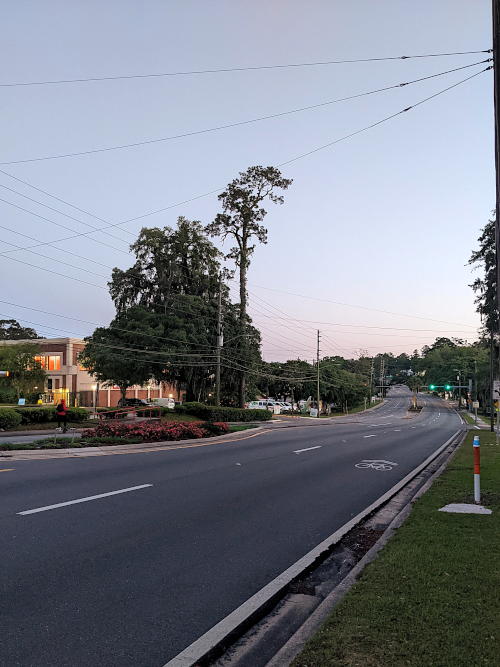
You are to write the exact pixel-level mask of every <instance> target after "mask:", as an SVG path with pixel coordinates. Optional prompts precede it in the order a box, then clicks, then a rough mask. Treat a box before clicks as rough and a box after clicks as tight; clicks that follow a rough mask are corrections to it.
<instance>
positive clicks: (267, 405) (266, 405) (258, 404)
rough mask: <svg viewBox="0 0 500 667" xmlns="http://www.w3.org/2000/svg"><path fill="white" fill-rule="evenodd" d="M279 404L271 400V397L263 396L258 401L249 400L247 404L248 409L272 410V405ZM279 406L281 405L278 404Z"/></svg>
mask: <svg viewBox="0 0 500 667" xmlns="http://www.w3.org/2000/svg"><path fill="white" fill-rule="evenodd" d="M275 405H279V403H278V402H277V401H273V400H272V399H271V398H267V399H266V398H263V399H261V400H260V401H250V403H249V404H248V409H249V410H270V411H271V412H274V406H275ZM280 407H281V405H280Z"/></svg>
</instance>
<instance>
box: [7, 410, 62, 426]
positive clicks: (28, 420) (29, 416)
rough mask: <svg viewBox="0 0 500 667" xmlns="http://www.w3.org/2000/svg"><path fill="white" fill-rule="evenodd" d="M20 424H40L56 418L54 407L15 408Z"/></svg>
mask: <svg viewBox="0 0 500 667" xmlns="http://www.w3.org/2000/svg"><path fill="white" fill-rule="evenodd" d="M16 412H17V413H18V414H19V416H20V417H21V424H40V423H42V422H53V421H55V420H56V419H57V417H56V411H55V408H16Z"/></svg>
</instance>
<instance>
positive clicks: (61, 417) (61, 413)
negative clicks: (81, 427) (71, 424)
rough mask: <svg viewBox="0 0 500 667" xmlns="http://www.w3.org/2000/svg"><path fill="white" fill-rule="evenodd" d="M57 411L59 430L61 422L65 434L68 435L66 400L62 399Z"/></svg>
mask: <svg viewBox="0 0 500 667" xmlns="http://www.w3.org/2000/svg"><path fill="white" fill-rule="evenodd" d="M56 410H57V428H61V422H62V423H63V424H64V429H63V433H66V431H67V430H68V429H67V417H66V401H65V400H64V398H61V400H60V401H59V403H58V404H57V406H56Z"/></svg>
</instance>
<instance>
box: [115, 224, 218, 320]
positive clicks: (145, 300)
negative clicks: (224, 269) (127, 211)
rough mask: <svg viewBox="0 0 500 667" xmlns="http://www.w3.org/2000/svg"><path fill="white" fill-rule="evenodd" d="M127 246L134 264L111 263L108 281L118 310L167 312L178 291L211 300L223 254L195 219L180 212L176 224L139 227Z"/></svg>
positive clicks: (214, 297)
mask: <svg viewBox="0 0 500 667" xmlns="http://www.w3.org/2000/svg"><path fill="white" fill-rule="evenodd" d="M130 250H131V252H133V254H134V255H135V258H136V260H135V263H134V265H133V266H132V267H131V268H129V269H126V270H125V271H123V270H122V269H113V273H112V278H111V281H110V282H109V283H108V287H109V292H110V294H111V298H112V299H113V301H114V303H115V307H116V309H117V311H118V312H122V311H124V310H126V309H127V308H129V307H130V306H135V305H140V306H145V307H147V308H149V309H151V310H154V311H155V312H163V313H166V312H168V310H169V309H170V308H171V307H172V303H173V300H174V299H175V297H176V296H177V295H178V294H189V295H191V296H199V297H201V298H203V299H205V300H207V301H214V302H215V301H216V299H217V295H218V292H219V274H220V271H221V264H220V262H221V259H222V257H223V255H222V253H221V252H220V251H219V250H217V248H216V247H215V246H214V244H213V243H212V242H211V241H210V239H208V238H207V236H206V235H205V233H204V231H203V227H202V226H201V223H200V222H198V221H196V220H195V221H190V220H187V219H186V218H184V217H182V216H181V217H179V218H178V220H177V228H176V229H172V228H171V227H164V228H163V229H159V228H158V227H153V228H151V229H148V228H146V227H144V228H143V229H141V232H140V234H139V237H138V239H137V241H135V243H133V244H132V245H131V246H130ZM224 289H225V293H226V296H227V288H224Z"/></svg>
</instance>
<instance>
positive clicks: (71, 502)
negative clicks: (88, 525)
mask: <svg viewBox="0 0 500 667" xmlns="http://www.w3.org/2000/svg"><path fill="white" fill-rule="evenodd" d="M148 486H153V485H152V484H141V485H140V486H131V487H130V488H129V489H120V490H119V491H110V492H109V493H100V494H99V495H98V496H88V497H87V498H78V500H68V502H66V503H57V504H56V505H46V506H45V507H37V508H36V509H34V510H25V511H24V512H18V514H35V513H36V512H46V511H47V510H54V509H56V508H57V507H66V505H76V504H77V503H86V502H88V501H89V500H97V499H98V498H106V497H107V496H116V495H117V494H118V493H127V492H128V491H137V490H138V489H145V488H146V487H148Z"/></svg>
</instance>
